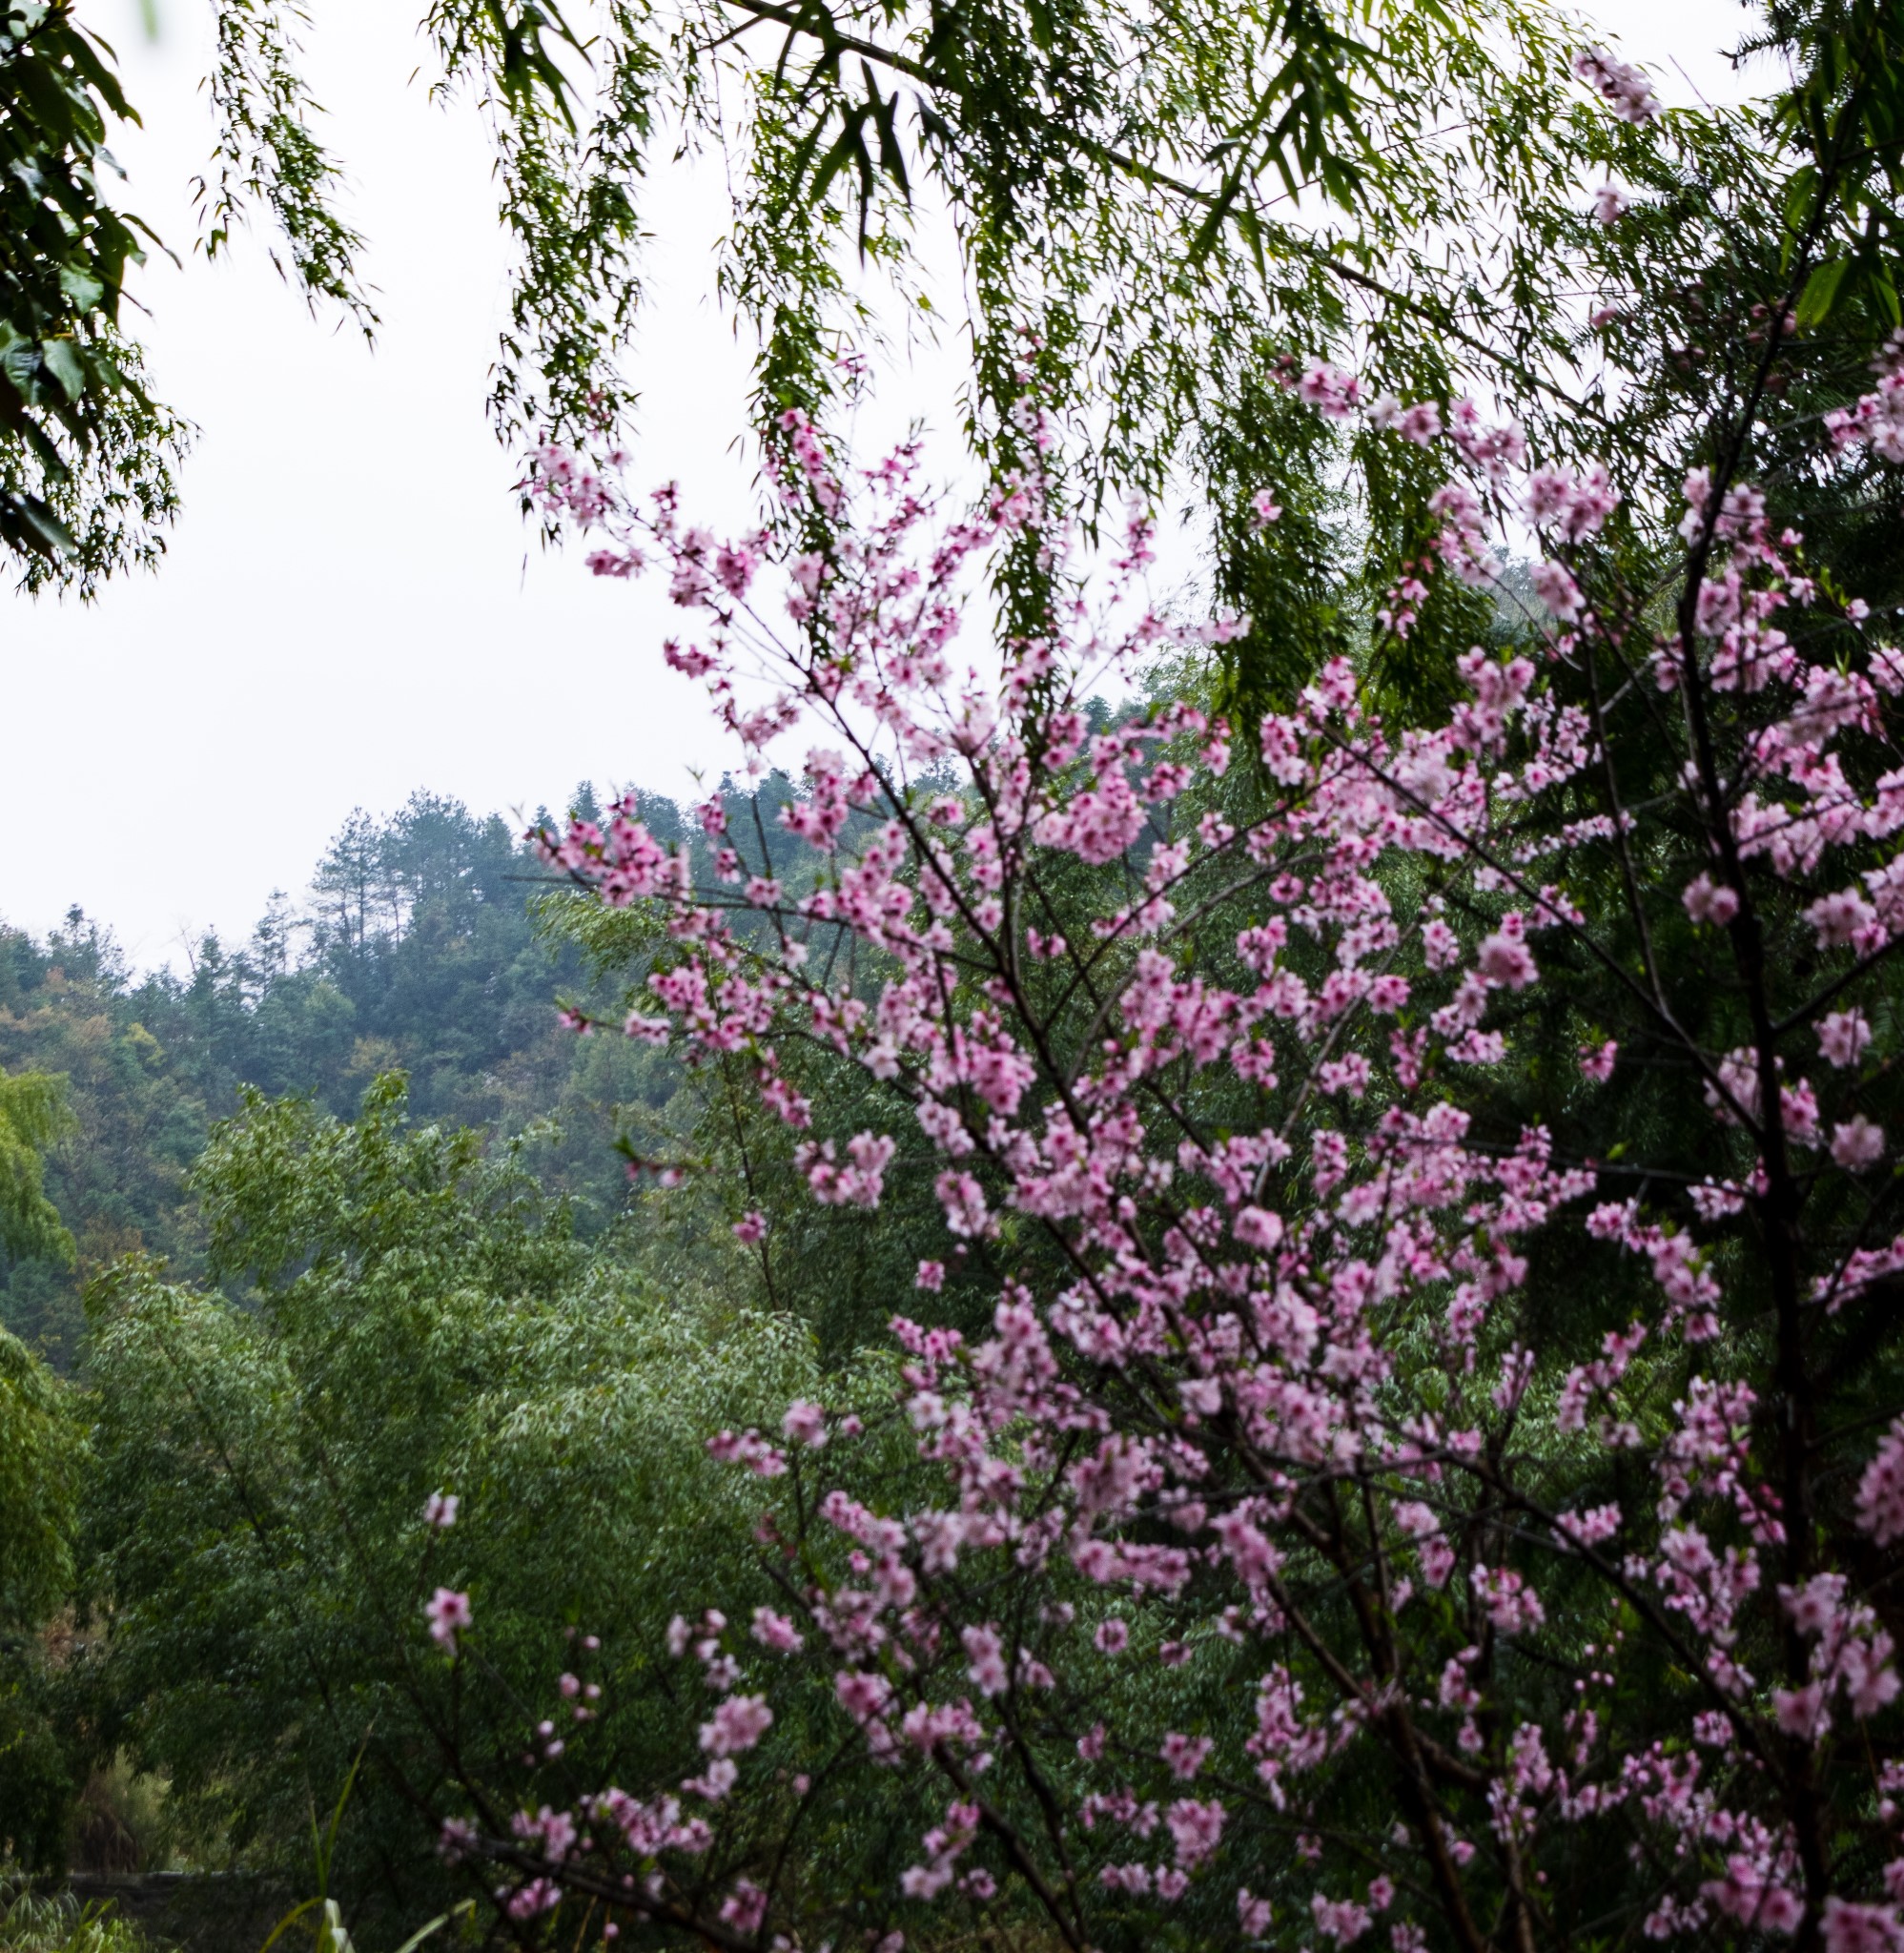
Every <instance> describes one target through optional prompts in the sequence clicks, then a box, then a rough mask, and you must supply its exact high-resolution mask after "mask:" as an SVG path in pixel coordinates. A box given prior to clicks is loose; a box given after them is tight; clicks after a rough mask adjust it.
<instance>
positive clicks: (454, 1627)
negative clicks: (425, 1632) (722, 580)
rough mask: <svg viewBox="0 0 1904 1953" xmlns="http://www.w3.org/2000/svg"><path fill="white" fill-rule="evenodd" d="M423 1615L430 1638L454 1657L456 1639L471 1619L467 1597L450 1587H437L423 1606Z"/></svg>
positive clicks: (465, 1594)
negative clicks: (428, 1624) (428, 1628)
mask: <svg viewBox="0 0 1904 1953" xmlns="http://www.w3.org/2000/svg"><path fill="white" fill-rule="evenodd" d="M423 1613H424V1614H425V1615H426V1616H427V1618H428V1620H429V1623H430V1634H431V1635H432V1637H433V1638H434V1639H435V1640H436V1642H437V1643H438V1645H439V1646H440V1647H443V1648H447V1649H448V1650H449V1652H450V1653H451V1654H452V1655H454V1654H455V1653H456V1637H457V1635H458V1634H460V1633H461V1631H462V1630H463V1629H464V1628H466V1627H468V1626H469V1624H470V1620H471V1618H472V1615H471V1612H470V1605H469V1595H468V1594H467V1593H458V1592H457V1591H456V1590H455V1589H454V1588H452V1587H439V1588H438V1589H437V1591H436V1592H435V1593H433V1594H431V1595H430V1597H429V1599H428V1601H427V1602H426V1603H425V1604H424V1607H423Z"/></svg>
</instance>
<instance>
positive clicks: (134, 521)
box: [0, 0, 184, 592]
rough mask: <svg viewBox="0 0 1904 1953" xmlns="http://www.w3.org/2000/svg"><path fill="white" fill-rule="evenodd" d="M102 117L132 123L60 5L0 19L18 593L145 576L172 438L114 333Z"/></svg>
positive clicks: (132, 351) (3, 492)
mask: <svg viewBox="0 0 1904 1953" xmlns="http://www.w3.org/2000/svg"><path fill="white" fill-rule="evenodd" d="M109 117H117V118H118V119H119V120H121V121H136V120H137V117H136V115H135V114H134V113H133V110H132V108H131V107H130V105H129V104H128V103H127V101H126V98H125V96H124V94H123V93H121V92H120V88H119V83H118V79H117V77H116V75H115V74H114V73H113V68H112V51H111V50H110V49H108V48H107V47H106V45H105V43H104V42H103V41H101V40H99V39H98V37H97V36H96V35H93V34H90V33H88V32H87V31H86V30H85V29H84V28H82V27H81V26H80V25H79V24H78V22H77V21H76V20H74V18H73V16H72V9H71V8H70V7H69V6H67V5H66V4H64V0H54V4H51V5H49V4H48V0H6V8H5V10H4V12H0V548H4V549H5V550H7V551H8V552H9V553H10V554H11V556H12V557H13V559H14V561H15V562H16V564H17V565H18V566H19V569H20V572H21V578H22V581H23V583H24V585H25V586H26V587H27V588H29V589H37V588H39V587H41V586H45V585H47V584H50V583H57V584H65V585H69V586H75V587H77V588H78V589H79V590H81V591H82V592H83V591H88V590H91V589H92V587H93V586H95V584H96V583H97V582H98V580H99V579H100V578H101V577H104V576H107V575H109V574H111V573H112V572H113V570H115V569H118V568H122V567H124V566H126V565H135V564H150V563H153V562H154V561H155V560H156V558H157V556H158V554H159V553H160V551H161V550H162V548H163V547H164V544H163V540H162V530H163V528H164V526H165V524H167V523H169V522H170V521H171V520H172V516H173V513H174V507H175V504H176V496H175V493H174V486H173V478H172V477H173V469H174V465H175V464H176V463H177V461H178V459H179V456H180V454H181V452H182V450H183V446H184V428H183V427H182V425H181V423H180V422H179V421H177V420H175V419H174V417H173V416H172V415H171V414H170V413H169V412H168V411H167V410H166V409H165V408H164V407H163V406H161V405H160V404H159V403H158V401H155V400H154V398H153V396H152V394H151V393H150V392H149V391H148V389H147V386H146V382H145V377H144V370H143V360H142V357H141V355H140V351H139V348H138V346H137V344H136V343H135V342H134V341H133V339H130V338H129V337H128V336H127V335H126V334H125V333H124V332H123V331H122V330H121V327H120V323H119V307H120V299H121V297H122V293H123V288H124V283H125V276H126V267H127V265H128V264H131V263H138V262H141V261H143V258H144V256H145V250H144V244H143V243H142V241H141V239H142V237H150V236H151V234H150V233H149V232H147V231H146V229H145V226H144V225H143V224H141V223H140V222H139V221H138V219H137V218H136V217H131V216H124V215H122V214H121V213H119V212H118V211H117V210H115V209H114V208H113V204H112V202H111V201H110V200H109V197H108V195H107V185H106V181H105V178H106V176H107V175H109V174H110V173H113V172H115V171H116V169H117V165H116V164H115V163H114V162H113V157H112V154H111V153H110V152H109V151H108V149H107V148H106V140H107V134H108V120H109Z"/></svg>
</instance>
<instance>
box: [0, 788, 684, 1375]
mask: <svg viewBox="0 0 1904 1953" xmlns="http://www.w3.org/2000/svg"><path fill="white" fill-rule="evenodd" d="M575 799H576V806H577V810H578V811H579V812H583V814H584V815H586V814H588V813H591V812H593V811H594V797H593V794H592V792H591V791H590V790H589V789H588V787H587V786H586V785H584V786H583V787H582V788H581V789H579V790H578V791H577V794H576V796H575ZM645 805H649V806H650V807H651V808H652V810H653V813H652V815H651V817H652V818H655V819H656V820H658V821H659V822H660V823H662V824H663V825H665V826H667V827H668V828H669V831H670V832H678V830H679V820H678V816H676V814H675V812H674V810H673V808H672V807H671V806H670V805H669V803H667V802H666V801H665V800H660V799H655V800H652V801H650V802H645ZM550 882H551V877H550V876H549V874H548V871H547V870H546V869H545V868H543V867H542V866H541V865H540V864H538V863H537V862H536V861H535V860H534V859H533V857H532V856H531V855H530V854H529V853H527V852H526V851H525V850H524V848H523V847H522V844H521V842H520V840H519V839H518V837H517V835H516V834H515V833H513V831H512V829H511V827H510V825H509V823H507V822H506V821H504V820H503V819H502V817H501V816H500V815H496V814H491V815H489V816H488V817H486V818H480V817H478V816H476V815H474V814H472V813H471V812H469V811H468V810H467V809H466V808H464V807H462V806H461V805H460V804H458V803H457V802H454V801H450V800H444V799H440V798H439V797H437V796H434V795H431V794H428V793H423V792H419V793H417V794H415V795H414V796H413V797H412V798H411V800H410V802H409V803H408V805H407V806H405V807H404V808H403V809H402V811H401V812H399V813H397V814H395V815H392V816H390V817H389V818H387V819H382V820H379V819H375V818H373V817H371V816H370V815H367V814H365V813H362V812H358V813H355V814H353V815H352V816H351V818H350V820H349V821H348V822H347V823H346V825H345V826H344V828H343V829H342V831H341V832H340V833H338V836H337V838H336V839H335V841H334V842H333V843H332V845H331V847H330V849H329V850H328V851H327V853H325V855H324V857H323V859H322V860H321V861H319V862H318V863H317V864H316V867H315V870H314V871H313V872H312V873H311V875H310V883H309V887H308V890H307V892H306V893H305V894H302V895H300V896H294V897H279V898H277V899H275V900H274V901H273V903H272V904H271V907H270V909H269V911H268V912H267V913H266V915H263V916H262V917H260V919H259V921H258V923H257V926H256V929H255V930H254V931H253V933H252V935H251V937H250V939H249V941H246V942H243V943H226V942H221V941H220V940H219V939H218V938H217V937H216V936H215V935H206V936H204V937H203V938H202V939H201V940H200V941H198V942H197V943H196V944H195V945H194V946H193V949H192V953H191V959H190V970H189V975H187V976H184V977H179V976H175V975H174V974H173V973H172V972H170V971H167V970H160V971H156V972H151V971H139V970H135V969H134V968H133V967H132V966H131V964H130V963H129V961H128V959H127V958H126V956H124V954H123V953H122V952H121V950H120V948H119V946H118V944H117V943H116V941H115V940H114V937H113V930H112V926H111V918H110V917H92V916H88V915H82V914H81V913H79V912H78V911H77V910H74V911H73V912H72V914H71V915H69V916H68V918H67V920H66V923H65V925H64V926H63V927H61V928H59V929H57V930H54V931H53V932H51V934H50V935H46V936H45V937H41V938H36V937H34V936H31V935H28V934H26V933H24V932H22V931H19V930H15V929H10V928H7V927H5V926H4V924H0V1072H5V1073H8V1074H15V1075H16V1074H19V1073H22V1072H42V1073H53V1074H56V1075H60V1076H63V1077H64V1079H66V1081H67V1086H66V1098H67V1103H68V1107H69V1109H70V1111H71V1113H72V1126H71V1129H70V1130H69V1132H68V1134H67V1136H66V1138H65V1139H64V1141H62V1142H60V1143H58V1144H56V1145H55V1146H54V1147H53V1148H52V1149H51V1153H50V1156H49V1158H48V1161H47V1168H46V1191H47V1193H48V1195H49V1196H50V1197H51V1201H52V1203H53V1204H54V1205H55V1206H56V1207H57V1209H58V1210H59V1214H60V1217H61V1219H62V1220H63V1221H64V1222H65V1223H66V1225H67V1226H68V1228H69V1229H70V1230H71V1232H72V1236H73V1239H74V1244H75V1246H76V1250H77V1253H76V1258H75V1260H74V1261H73V1263H72V1265H67V1264H64V1263H63V1262H62V1261H61V1260H59V1259H58V1258H56V1257H53V1256H48V1255H34V1256H31V1257H30V1258H24V1259H22V1258H14V1259H10V1260H6V1259H0V1269H4V1274H0V1324H4V1326H6V1327H8V1328H10V1329H12V1330H14V1331H16V1332H17V1333H19V1334H21V1335H23V1336H25V1337H26V1338H27V1339H28V1340H29V1341H30V1342H36V1343H39V1344H41V1345H42V1346H43V1347H45V1348H46V1350H47V1351H48V1353H49V1354H50V1355H51V1356H52V1358H53V1359H54V1360H55V1361H56V1362H57V1363H59V1364H60V1365H61V1366H62V1367H69V1366H71V1365H72V1363H73V1362H74V1361H75V1359H76V1356H77V1353H78V1344H79V1339H80V1335H81V1331H82V1327H83V1318H82V1314H81V1310H80V1304H79V1296H80V1291H81V1289H82V1288H83V1286H84V1284H85V1282H86V1281H87V1280H88V1279H89V1277H90V1276H91V1275H92V1274H93V1273H95V1272H96V1271H97V1270H98V1269H99V1268H101V1267H102V1266H104V1265H105V1264H107V1263H109V1262H111V1261H112V1260H113V1259H114V1258H116V1257H118V1256H120V1255H124V1254H128V1253H131V1252H133V1251H136V1250H145V1251H147V1252H149V1253H152V1254H154V1255H158V1256H160V1257H162V1258H164V1259H165V1261H166V1262H167V1263H168V1264H170V1266H171V1270H172V1272H173V1273H174V1275H176V1276H178V1277H181V1278H192V1277H194V1276H196V1275H197V1274H198V1273H199V1272H200V1271H201V1269H202V1264H203V1241H202V1230H201V1228H200V1226H199V1223H198V1222H197V1220H196V1218H195V1206H194V1202H193V1200H192V1198H191V1196H190V1192H189V1186H188V1181H189V1176H190V1173H191V1169H192V1166H193V1162H194V1161H195V1160H196V1159H197V1158H198V1155H199V1153H200V1152H201V1150H202V1149H203V1147H204V1145H205V1141H206V1138H207V1135H208V1133H209V1131H210V1129H211V1127H212V1125H213V1123H214V1122H215V1120H220V1119H223V1118H226V1117H228V1116H230V1115H231V1114H232V1113H234V1112H235V1111H236V1110H237V1107H238V1103H239V1093H240V1089H241V1088H242V1087H244V1086H248V1085H249V1086H255V1087H256V1088H257V1089H258V1090H259V1091H262V1092H264V1093H266V1094H268V1095H270V1096H272V1097H274V1098H276V1097H283V1096H287V1095H299V1096H308V1097H310V1098H311V1099H313V1100H315V1101H316V1102H317V1105H319V1106H320V1107H322V1108H323V1109H325V1110H326V1111H329V1112H332V1113H334V1114H337V1115H338V1116H339V1117H349V1116H351V1115H353V1114H354V1113H355V1112H356V1110H357V1108H358V1104H359V1102H360V1101H361V1100H362V1097H363V1094H364V1091H365V1089H366V1088H367V1087H368V1086H369V1084H370V1083H371V1081H372V1080H373V1079H375V1078H376V1077H377V1076H378V1075H379V1073H382V1072H386V1071H393V1070H401V1071H403V1072H404V1073H406V1074H407V1076H408V1079H409V1085H410V1102H411V1106H412V1109H413V1112H414V1113H415V1115H416V1116H417V1117H419V1118H420V1119H426V1120H442V1121H446V1122H448V1123H451V1124H457V1125H470V1126H476V1127H480V1128H481V1129H482V1130H484V1131H485V1132H488V1133H510V1134H514V1133H518V1132H520V1131H522V1129H523V1128H525V1127H530V1126H534V1127H535V1132H536V1137H535V1139H534V1141H532V1149H533V1152H534V1155H535V1160H536V1165H537V1168H538V1171H539V1174H540V1175H541V1176H542V1177H543V1178H544V1180H545V1181H546V1182H547V1184H548V1185H549V1186H551V1187H552V1188H554V1189H556V1190H559V1191H561V1192H565V1193H567V1194H569V1195H570V1196H571V1197H572V1198H573V1201H574V1203H575V1207H576V1223H577V1225H578V1227H579V1229H580V1230H581V1231H582V1232H583V1233H584V1234H586V1233H591V1232H594V1231H596V1230H598V1229H599V1228H600V1227H601V1226H602V1224H603V1223H604V1222H605V1220H606V1219H607V1218H608V1217H609V1216H610V1215H611V1214H612V1212H613V1211H614V1210H615V1208H616V1207H617V1205H618V1203H620V1201H621V1199H622V1190H623V1186H624V1177H623V1175H622V1172H621V1167H620V1162H619V1161H618V1158H617V1156H616V1153H615V1151H614V1146H613V1141H614V1139H615V1137H616V1135H617V1132H618V1130H619V1126H620V1123H621V1119H622V1115H621V1114H620V1113H619V1112H618V1109H617V1108H618V1107H621V1106H623V1105H624V1104H625V1103H626V1102H627V1101H628V1100H632V1099H636V1098H640V1097H642V1096H643V1095H645V1094H646V1095H652V1094H654V1093H657V1092H659V1093H660V1094H661V1095H662V1096H663V1097H664V1098H665V1095H666V1093H667V1092H668V1091H670V1090H671V1089H672V1074H671V1073H668V1072H667V1070H666V1068H665V1066H662V1067H658V1066H657V1064H656V1061H655V1059H654V1058H653V1056H652V1055H651V1054H648V1053H645V1051H642V1050H640V1049H639V1048H635V1047H630V1046H627V1045H624V1044H623V1043H622V1042H621V1041H620V1040H608V1039H603V1038H590V1039H581V1040H578V1039H577V1038H575V1037H574V1036H573V1035H571V1034H570V1033H568V1032H566V1031H564V1030H563V1028H562V1026H561V1024H560V1022H559V1021H558V1018H557V1014H556V1007H555V998H556V997H557V995H558V993H564V994H566V993H574V992H579V991H581V990H582V989H583V988H585V984H586V972H585V970H584V968H583V958H582V956H581V954H580V953H579V951H578V950H577V949H576V948H575V947H574V946H573V945H572V944H569V943H565V942H563V940H562V939H560V937H559V936H558V935H556V934H555V933H554V932H552V931H551V930H550V929H548V928H547V927H546V926H544V925H543V922H541V921H540V920H539V916H538V907H539V903H542V902H543V901H544V900H545V898H546V897H547V895H548V894H549V892H550Z"/></svg>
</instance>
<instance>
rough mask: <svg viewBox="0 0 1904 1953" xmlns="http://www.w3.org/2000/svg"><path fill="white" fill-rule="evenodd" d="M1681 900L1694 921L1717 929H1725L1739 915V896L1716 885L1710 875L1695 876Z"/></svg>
mask: <svg viewBox="0 0 1904 1953" xmlns="http://www.w3.org/2000/svg"><path fill="white" fill-rule="evenodd" d="M1680 900H1681V901H1682V902H1684V903H1685V904H1686V913H1687V914H1688V915H1689V916H1691V918H1692V919H1693V921H1695V922H1710V923H1711V924H1712V926H1713V927H1714V928H1715V929H1723V928H1724V927H1725V926H1726V924H1727V923H1729V922H1730V920H1731V919H1732V917H1733V916H1734V915H1737V914H1738V913H1739V898H1738V896H1737V895H1736V894H1734V893H1733V891H1732V890H1730V889H1729V888H1725V887H1723V886H1719V885H1717V884H1715V883H1714V882H1713V880H1712V877H1711V876H1710V874H1697V875H1695V876H1693V878H1692V879H1691V880H1690V881H1689V882H1688V883H1687V885H1686V893H1685V894H1683V895H1681V896H1680Z"/></svg>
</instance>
